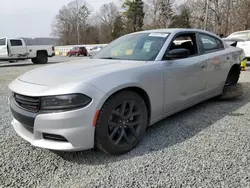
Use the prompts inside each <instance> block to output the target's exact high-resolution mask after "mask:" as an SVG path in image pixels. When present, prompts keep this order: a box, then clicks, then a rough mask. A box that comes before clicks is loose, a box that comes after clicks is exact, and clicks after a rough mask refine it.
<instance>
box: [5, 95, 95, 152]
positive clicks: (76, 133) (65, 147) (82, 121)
mask: <svg viewBox="0 0 250 188" xmlns="http://www.w3.org/2000/svg"><path fill="white" fill-rule="evenodd" d="M10 109H11V112H12V115H13V120H12V122H11V123H12V125H13V127H14V129H15V131H16V133H17V134H18V135H19V136H20V137H22V138H23V139H25V140H26V141H28V142H30V143H31V144H32V145H33V146H36V147H41V148H46V149H51V150H60V151H78V150H86V149H91V148H93V147H94V131H95V129H94V126H93V124H89V123H87V122H89V121H92V120H90V118H91V117H90V116H88V113H86V112H84V111H85V110H84V109H79V110H73V111H68V112H59V113H48V114H47V113H46V114H35V113H30V112H27V111H24V110H22V109H21V108H19V107H18V106H17V104H16V103H15V101H14V99H10ZM85 114H86V115H85Z"/></svg>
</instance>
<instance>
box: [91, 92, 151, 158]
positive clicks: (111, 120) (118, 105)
mask: <svg viewBox="0 0 250 188" xmlns="http://www.w3.org/2000/svg"><path fill="white" fill-rule="evenodd" d="M147 123H148V112H147V106H146V104H145V102H144V100H143V99H142V98H141V97H140V96H139V95H138V94H136V93H134V92H131V91H123V92H120V93H118V94H115V95H113V96H111V98H110V99H109V100H108V101H106V102H105V104H104V105H103V107H102V109H101V110H100V113H99V116H98V119H97V123H96V134H95V144H96V146H97V147H98V148H99V149H101V150H102V151H104V152H106V153H109V154H113V155H120V154H124V153H127V152H129V151H131V150H132V149H134V148H135V147H136V146H137V145H138V144H139V142H140V141H141V139H142V138H143V136H144V134H145V131H146V127H147Z"/></svg>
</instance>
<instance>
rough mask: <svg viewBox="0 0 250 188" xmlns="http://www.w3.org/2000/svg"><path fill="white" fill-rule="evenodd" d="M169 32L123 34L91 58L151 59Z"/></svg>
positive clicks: (158, 50)
mask: <svg viewBox="0 0 250 188" xmlns="http://www.w3.org/2000/svg"><path fill="white" fill-rule="evenodd" d="M168 36H169V33H137V34H132V35H125V36H123V37H120V38H118V39H117V40H115V41H113V42H111V43H110V44H109V45H108V46H106V47H105V48H103V49H102V50H101V51H100V52H99V53H98V54H96V55H95V56H94V57H93V59H120V60H135V61H152V60H154V59H155V58H156V56H157V55H158V53H159V52H160V50H161V48H162V46H163V44H164V43H165V42H166V40H167V38H168Z"/></svg>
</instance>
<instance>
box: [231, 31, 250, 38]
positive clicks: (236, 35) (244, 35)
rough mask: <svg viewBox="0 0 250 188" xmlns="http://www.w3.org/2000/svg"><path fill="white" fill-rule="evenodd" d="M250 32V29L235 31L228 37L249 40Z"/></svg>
mask: <svg viewBox="0 0 250 188" xmlns="http://www.w3.org/2000/svg"><path fill="white" fill-rule="evenodd" d="M249 33H250V32H248V31H246V32H237V33H233V34H231V35H229V36H228V39H241V40H249V39H250V38H249Z"/></svg>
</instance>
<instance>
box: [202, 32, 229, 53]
mask: <svg viewBox="0 0 250 188" xmlns="http://www.w3.org/2000/svg"><path fill="white" fill-rule="evenodd" d="M199 36H200V40H201V44H202V48H203V50H204V52H205V53H209V52H214V51H219V50H223V49H224V44H223V42H222V41H220V40H218V39H217V38H215V37H212V36H209V35H205V34H199Z"/></svg>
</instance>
